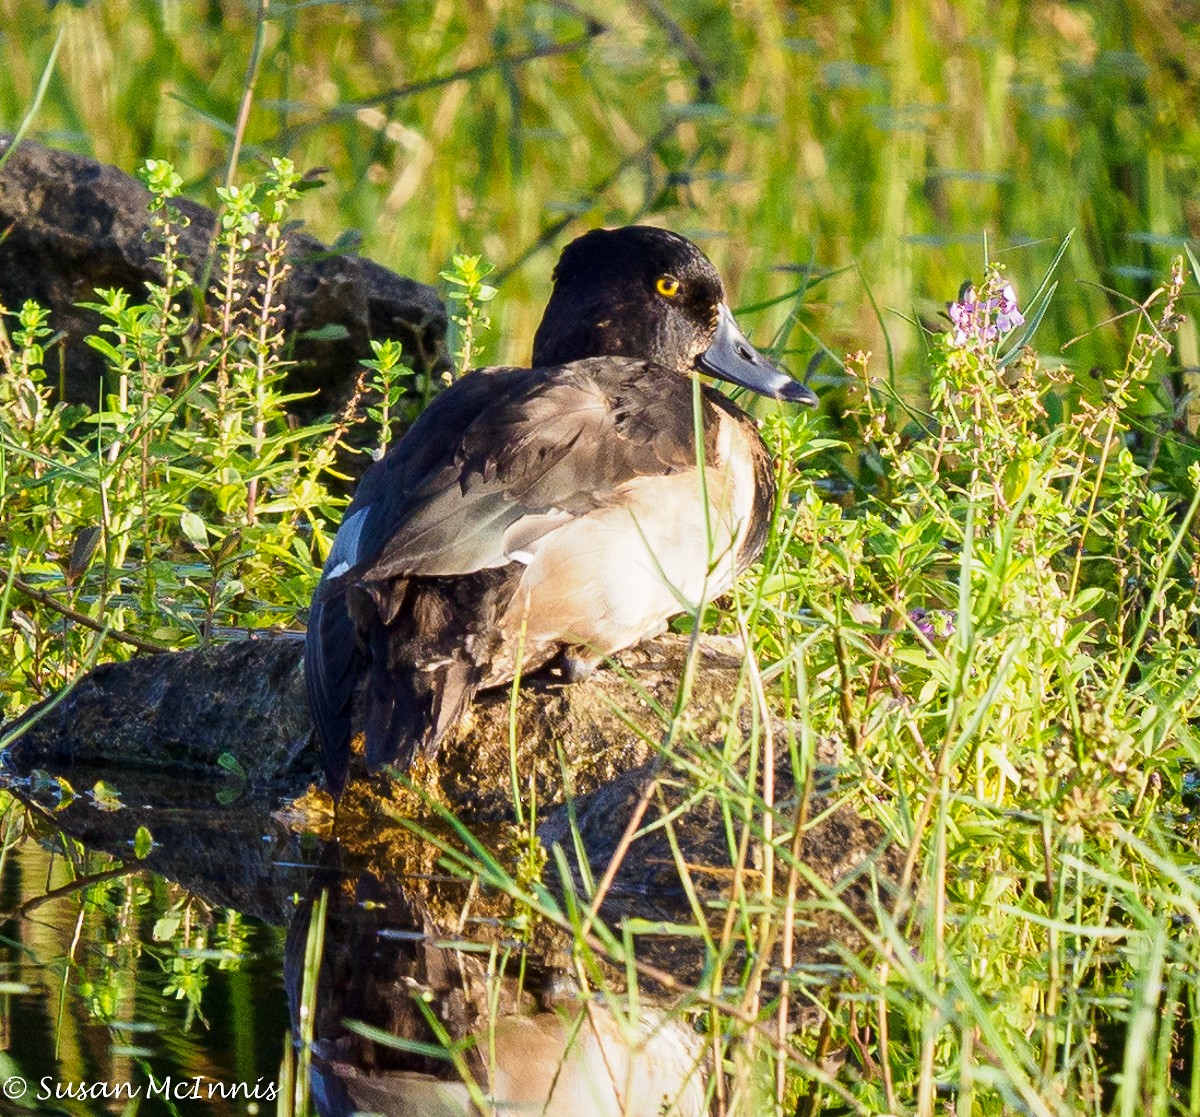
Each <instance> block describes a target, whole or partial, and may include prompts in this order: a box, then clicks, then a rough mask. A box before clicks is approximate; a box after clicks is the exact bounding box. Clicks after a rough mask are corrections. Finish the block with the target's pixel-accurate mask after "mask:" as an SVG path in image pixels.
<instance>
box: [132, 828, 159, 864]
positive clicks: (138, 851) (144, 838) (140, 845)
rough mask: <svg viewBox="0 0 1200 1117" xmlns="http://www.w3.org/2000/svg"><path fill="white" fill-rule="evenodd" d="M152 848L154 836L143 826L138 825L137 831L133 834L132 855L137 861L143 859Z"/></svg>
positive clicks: (148, 854)
mask: <svg viewBox="0 0 1200 1117" xmlns="http://www.w3.org/2000/svg"><path fill="white" fill-rule="evenodd" d="M153 848H154V838H153V837H152V835H151V834H150V831H149V830H147V829H146V827H145V826H139V827H138V828H137V833H136V834H134V836H133V855H134V857H136V858H137V859H138V860H139V861H144V860H145V859H146V858H147V857H149V856H150V851H151V850H152V849H153Z"/></svg>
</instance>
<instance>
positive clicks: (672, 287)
mask: <svg viewBox="0 0 1200 1117" xmlns="http://www.w3.org/2000/svg"><path fill="white" fill-rule="evenodd" d="M654 289H655V290H656V291H657V292H658V293H659V294H660V295H662V296H663V298H666V299H673V298H674V297H675V296H676V295H677V294H679V280H678V279H676V278H675V277H674V276H673V275H660V276H659V277H658V280H657V281H656V282H655V284H654Z"/></svg>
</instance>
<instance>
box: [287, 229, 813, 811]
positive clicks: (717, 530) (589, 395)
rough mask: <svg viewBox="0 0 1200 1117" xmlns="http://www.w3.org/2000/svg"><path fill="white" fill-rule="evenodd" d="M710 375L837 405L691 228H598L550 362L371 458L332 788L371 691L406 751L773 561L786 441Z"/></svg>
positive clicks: (316, 647) (317, 692)
mask: <svg viewBox="0 0 1200 1117" xmlns="http://www.w3.org/2000/svg"><path fill="white" fill-rule="evenodd" d="M697 371H699V372H702V373H706V374H708V375H711V376H716V377H720V378H721V379H723V380H728V381H731V382H732V383H734V384H739V385H742V386H743V387H746V388H750V389H751V390H753V391H755V392H759V393H761V394H763V395H767V396H773V397H776V398H778V399H782V400H789V401H791V402H794V403H804V404H810V405H812V404H815V403H816V402H817V401H816V397H815V396H814V395H813V393H812V392H811V391H810V390H809V389H808V388H807V387H805V386H804V385H802V384H800V383H798V382H797V381H795V380H792V379H791V378H790V377H788V376H786V375H785V374H784V373H782V372H780V371H779V370H778V369H776V368H775V367H774V366H772V365H771V364H769V363H768V362H767V361H766V360H765V359H764V358H763V357H762V356H760V355H759V353H758V352H756V351H755V349H754V347H753V346H752V345H751V344H750V342H749V341H747V340H746V338H745V336H744V335H743V334H742V332H741V331H740V330H739V329H738V327H737V324H736V323H735V322H734V319H733V315H732V314H731V313H730V311H729V308H728V306H727V305H726V303H725V292H724V288H723V286H722V283H721V278H720V276H719V275H718V274H717V271H716V269H715V268H714V267H713V265H712V264H711V263H710V262H709V260H708V258H707V257H706V256H705V255H704V254H703V253H702V252H701V251H700V250H699V249H698V248H697V247H696V246H695V245H694V244H692V243H691V241H689V240H687V239H686V238H684V237H681V236H679V235H678V234H676V233H671V232H668V231H667V230H665V229H657V228H651V227H648V226H636V225H635V226H630V227H627V228H623V229H612V230H603V229H597V230H594V231H592V232H590V233H586V234H585V235H583V236H582V237H580V238H578V239H577V240H575V241H573V242H572V243H571V244H569V245H568V246H567V247H566V249H565V250H564V251H563V254H562V257H561V259H560V260H559V262H558V266H557V267H556V268H555V271H554V290H553V293H552V294H551V297H550V302H549V304H548V305H547V307H546V312H545V316H544V317H543V319H542V323H541V325H540V326H539V327H538V331H537V334H536V336H535V338H534V343H533V367H532V368H489V369H480V370H477V371H474V372H471V373H469V374H468V375H466V376H464V377H463V378H462V379H461V380H459V381H457V382H456V383H454V384H453V385H451V386H450V387H449V388H447V389H446V391H444V392H443V393H442V394H441V395H439V396H438V397H437V398H436V399H435V400H434V401H433V403H431V404H430V406H429V407H428V408H427V409H426V410H425V411H424V412H423V413H422V415H421V416H420V418H418V419H417V421H416V422H415V423H414V424H413V425H412V427H411V428H410V429H409V431H408V433H407V434H406V435H405V436H404V437H403V438H402V439H400V441H399V442H397V443H396V444H395V445H394V446H393V447H392V449H391V450H390V451H389V452H388V454H387V455H386V456H385V457H384V458H383V459H382V460H381V461H380V462H378V463H376V464H375V465H374V466H372V467H371V469H369V470H368V471H367V473H366V474H365V475H364V477H363V479H362V482H361V483H360V485H359V487H358V491H357V492H356V494H355V497H354V500H353V502H352V503H351V505H350V507H349V508H348V509H347V511H346V516H345V519H344V520H343V522H342V526H341V528H340V529H339V530H338V533H337V537H336V538H335V539H334V542H333V547H332V549H331V551H330V553H329V559H328V562H327V563H326V566H325V570H324V573H323V574H322V576H321V582H320V585H319V586H318V587H317V591H316V593H315V595H314V597H313V603H312V610H311V613H310V617H309V625H308V635H307V642H306V645H305V662H304V666H305V679H306V682H307V686H308V696H309V704H310V706H311V708H312V714H313V719H314V722H315V724H316V728H317V734H318V737H319V739H320V742H321V748H322V752H323V755H324V761H325V770H326V773H327V777H328V781H329V786H330V788H331V790H333V791H334V792H335V793H337V792H338V791H340V790H341V787H342V785H343V784H344V782H345V778H346V769H347V765H348V762H349V755H350V740H351V728H352V714H353V712H354V710H353V708H354V706H355V702H356V693H358V692H359V691H360V690H361V696H360V697H359V698H358V700H357V701H358V718H357V719H356V720H360V721H361V727H362V731H363V733H364V735H365V745H366V755H367V762H368V764H369V765H370V766H371V767H372V768H374V767H376V766H378V765H381V764H384V763H387V762H388V761H396V762H398V763H399V764H400V765H402V766H407V765H408V764H409V763H410V762H411V760H412V758H413V756H414V754H415V752H416V750H417V749H418V748H420V749H423V750H425V751H426V752H428V753H432V752H433V750H435V749H436V747H437V744H438V742H439V741H440V740H441V739H442V737H443V736H444V735H445V734H446V732H447V730H448V729H450V727H451V726H453V725H454V723H455V722H456V721H457V720H458V719H459V717H460V716H461V715H462V714H463V712H464V711H465V709H466V707H467V705H468V704H469V702H470V700H471V697H472V696H473V695H474V693H475V691H476V690H478V689H480V688H484V687H492V686H498V685H500V684H503V683H505V682H508V681H510V680H511V679H512V678H513V675H514V673H515V671H516V669H517V667H518V661H519V665H520V671H521V673H522V674H527V673H529V672H531V671H534V670H536V669H538V668H539V667H542V666H544V665H545V664H547V663H549V662H550V661H551V660H552V659H555V658H556V657H559V659H560V662H561V663H562V666H563V671H564V674H565V676H566V677H567V678H569V679H575V678H579V677H582V676H583V675H585V674H586V673H587V672H588V671H590V670H591V668H593V667H594V666H595V665H596V664H597V663H599V662H600V661H601V660H602V659H603V658H604V657H605V656H608V655H611V654H613V653H614V652H617V651H619V650H620V649H622V648H626V647H629V646H631V645H633V644H636V643H637V642H638V641H640V640H642V639H643V638H645V637H647V636H650V635H653V634H656V633H657V632H659V631H661V630H662V629H663V628H664V626H665V625H666V622H667V621H668V620H669V618H671V617H672V616H674V615H676V614H678V613H681V612H684V611H685V610H688V609H694V608H696V607H697V606H698V605H699V603H700V602H701V601H704V600H709V599H711V598H713V597H715V596H717V595H718V594H721V593H723V592H724V591H725V590H727V589H728V588H729V587H730V585H731V584H732V583H733V579H734V578H735V576H736V575H737V574H738V573H740V572H741V571H742V570H744V569H745V568H746V567H747V566H748V565H749V564H750V563H751V562H753V560H754V559H755V558H756V557H757V555H758V553H759V551H760V550H761V549H762V546H763V543H764V540H765V536H766V530H767V521H768V518H769V515H770V510H771V505H772V502H773V499H774V483H773V477H772V467H771V461H770V457H769V455H768V453H767V449H766V447H765V446H764V445H763V442H762V439H761V438H760V437H759V435H758V432H757V430H756V429H755V426H754V423H753V422H752V421H751V420H750V419H749V417H748V416H747V415H746V414H745V413H744V412H743V411H742V410H741V409H740V408H738V407H737V406H735V405H734V404H733V403H732V402H730V400H729V399H728V398H727V397H726V396H724V395H722V394H721V393H720V392H718V391H716V390H715V389H714V388H711V387H708V386H701V387H700V389H699V394H698V396H695V395H694V394H693V377H692V374H693V373H694V372H697ZM694 403H696V404H697V406H695V407H694ZM697 429H701V430H702V431H703V439H702V440H701V445H700V446H697V440H696V431H697ZM364 679H365V682H366V685H365V686H363V687H361V688H360V686H359V683H360V681H361V680H364Z"/></svg>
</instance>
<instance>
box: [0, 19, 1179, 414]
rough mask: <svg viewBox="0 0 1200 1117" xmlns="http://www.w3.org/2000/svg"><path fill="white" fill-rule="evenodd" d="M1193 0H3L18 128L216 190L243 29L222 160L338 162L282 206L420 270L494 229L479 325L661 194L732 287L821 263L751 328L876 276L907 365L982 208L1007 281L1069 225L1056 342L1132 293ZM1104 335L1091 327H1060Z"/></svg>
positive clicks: (514, 334) (1157, 252)
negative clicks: (235, 155) (151, 161)
mask: <svg viewBox="0 0 1200 1117" xmlns="http://www.w3.org/2000/svg"><path fill="white" fill-rule="evenodd" d="M1193 8H1194V5H1193V4H1189V3H1175V4H1170V5H1161V4H1155V3H1152V2H1149V0H1146V2H1141V0H1138V2H1135V3H1123V2H1115V0H1114V2H1107V3H1106V2H1098V3H1092V4H1087V5H1083V4H1061V3H1051V4H1033V3H1003V4H994V3H991V4H989V3H982V2H979V0H968V2H965V3H956V4H953V5H951V4H938V3H931V4H919V3H912V2H899V3H895V4H883V3H877V4H860V5H853V6H847V5H843V4H837V3H821V2H818V3H813V4H806V5H804V6H803V7H798V6H795V5H791V4H787V3H782V2H775V3H764V4H754V5H734V6H732V7H730V6H727V5H724V4H718V3H689V4H686V5H683V4H674V5H672V4H665V3H660V2H658V0H646V2H640V3H639V2H631V3H627V4H625V3H614V2H611V0H608V2H605V3H602V4H600V5H595V6H589V8H588V11H589V12H594V15H593V18H592V19H591V20H588V19H585V18H584V17H583V15H582V14H581V11H580V10H579V9H576V8H575V7H574V6H573V5H571V4H570V3H567V2H565V0H563V2H557V3H556V2H553V0H549V2H538V3H523V2H511V0H493V2H490V3H488V4H486V5H483V6H480V5H477V4H469V3H466V2H465V0H404V2H401V3H390V4H378V5H368V4H342V3H331V4H311V5H310V4H276V5H273V6H271V7H270V8H269V10H268V11H267V13H266V18H265V21H263V22H262V23H261V24H260V22H259V20H258V18H257V13H256V10H255V9H254V7H253V5H250V4H234V3H225V4H222V3H217V2H210V3H207V4H203V3H187V2H176V0H162V2H160V3H157V4H155V3H149V2H144V3H136V2H129V0H114V2H108V3H103V4H100V3H94V4H80V5H78V6H76V5H66V4H64V5H59V6H57V7H55V8H53V9H51V10H49V11H47V9H46V7H45V6H44V5H43V4H42V3H41V2H40V0H2V2H0V26H2V27H3V30H0V51H2V53H3V57H4V59H5V62H6V65H5V66H4V67H3V68H2V70H0V126H4V127H8V128H12V127H14V126H15V125H16V123H17V122H18V121H19V120H20V119H21V118H22V115H23V114H24V113H25V111H26V109H27V108H28V106H29V104H30V102H31V98H32V96H33V91H34V89H35V88H36V86H37V83H38V80H39V78H40V76H41V73H42V71H43V68H44V66H45V63H46V60H47V58H48V56H49V53H50V50H51V46H52V44H53V42H54V38H55V36H56V35H57V34H58V33H60V32H61V34H62V36H63V40H62V47H61V53H60V55H59V58H58V65H57V66H56V68H55V71H54V74H53V76H52V78H51V81H50V84H49V88H48V91H47V95H46V98H45V101H44V103H43V104H42V106H41V110H40V111H39V112H38V114H37V116H36V119H35V120H34V122H33V130H32V132H31V133H30V134H31V135H32V136H34V137H36V138H40V139H43V140H45V141H47V142H50V143H54V144H59V145H63V146H66V147H68V148H71V149H73V150H77V151H80V152H84V153H87V154H90V155H93V156H95V157H96V158H98V159H101V160H105V161H108V162H111V163H115V164H116V165H118V166H120V167H122V168H124V169H126V170H133V169H134V168H135V167H136V166H137V165H139V164H140V162H141V161H142V160H143V159H145V158H147V157H151V156H153V157H157V158H165V159H168V160H170V161H172V162H173V163H174V164H175V165H176V167H177V168H178V169H179V170H180V172H181V173H182V174H183V175H184V178H185V180H186V184H187V185H186V189H187V192H188V193H190V194H191V195H192V196H194V197H196V198H198V199H200V200H203V201H207V202H210V203H212V202H214V200H215V198H214V194H213V190H214V187H215V185H217V184H218V183H220V182H221V181H222V180H223V179H224V176H225V174H226V162H227V159H228V156H229V149H230V142H231V136H232V134H233V132H234V126H235V121H236V120H237V118H238V111H239V105H240V103H241V100H242V97H243V92H244V90H245V88H246V83H247V73H248V66H249V63H250V59H251V56H252V54H253V46H254V43H255V41H256V36H257V35H259V34H260V33H261V52H260V53H259V54H258V56H257V58H258V62H257V65H256V67H254V76H255V80H254V86H253V100H252V103H251V105H250V109H249V114H248V117H247V127H246V145H245V147H244V148H243V150H242V163H243V168H242V169H241V170H240V171H239V173H247V174H252V173H254V172H255V171H256V168H257V165H258V164H259V161H260V159H261V157H262V156H264V155H270V156H273V155H288V156H291V157H292V158H294V159H295V160H296V162H297V164H298V165H299V167H300V169H301V170H311V169H313V168H318V167H323V168H326V169H327V170H326V173H325V180H326V183H327V185H326V186H325V188H324V189H323V190H321V191H319V192H315V193H313V194H311V195H309V196H308V197H307V198H306V199H305V201H304V203H303V204H302V206H301V208H300V213H301V215H302V216H303V217H304V218H305V219H306V220H307V221H308V223H309V224H310V226H311V227H312V229H313V231H314V232H315V233H317V234H318V235H320V236H322V237H324V238H325V239H327V240H329V241H334V240H337V239H338V238H339V237H340V236H341V235H342V234H344V233H345V232H347V231H348V230H349V231H353V232H355V233H358V234H360V235H361V237H362V251H363V252H365V253H366V254H367V255H370V256H372V257H374V258H375V259H378V260H380V261H381V262H383V263H385V264H387V265H389V266H391V267H393V268H395V269H397V270H399V271H402V272H406V273H409V274H411V275H414V276H416V277H418V278H422V279H426V280H429V281H433V280H434V278H435V277H436V275H437V272H438V270H439V269H440V268H442V267H444V266H445V263H446V261H447V259H448V257H449V254H450V253H451V252H452V251H453V250H455V249H456V248H458V249H462V250H467V251H470V252H482V253H484V254H485V255H486V256H487V257H488V258H489V259H491V260H492V261H493V262H495V263H496V264H497V265H498V267H499V269H500V274H501V276H502V277H505V278H506V280H507V282H506V283H505V284H504V298H503V300H502V302H501V304H500V310H499V317H498V322H497V325H498V327H499V328H498V329H497V331H496V332H495V334H494V337H495V339H496V341H495V343H494V345H495V348H494V349H493V350H491V352H490V353H489V354H488V355H489V356H491V357H494V358H495V359H497V360H499V361H522V360H524V359H525V358H526V356H527V354H528V348H529V344H530V340H531V338H532V334H533V329H534V326H535V325H536V322H537V318H538V316H539V314H540V307H541V305H542V304H543V301H544V299H545V296H546V293H547V289H548V276H549V270H550V267H551V264H552V262H553V260H554V257H555V255H556V252H557V249H558V248H559V247H560V246H561V244H562V242H563V241H564V239H565V238H566V237H567V236H568V235H569V234H574V233H577V232H579V231H581V230H583V229H584V228H586V227H588V226H590V225H594V224H599V223H621V222H628V221H633V220H639V219H642V218H646V217H650V218H652V219H653V220H655V221H658V222H661V223H664V224H668V225H670V226H672V227H675V228H677V229H679V230H680V231H682V232H685V233H687V234H689V235H691V236H693V237H695V238H696V239H698V240H700V241H701V242H702V244H703V245H704V247H705V248H706V249H707V250H708V251H709V252H710V254H711V255H712V256H713V258H714V260H715V261H716V262H717V264H718V266H719V267H720V269H721V270H722V272H723V274H724V275H725V276H726V279H727V281H728V283H729V285H730V287H731V290H732V292H733V294H734V298H735V300H736V302H737V303H740V304H741V305H743V306H745V305H748V304H758V303H761V302H763V301H765V300H767V299H770V298H779V297H780V296H783V295H785V294H787V293H788V292H791V291H794V290H796V289H797V288H804V287H807V286H810V285H811V280H810V281H809V282H807V283H806V282H805V281H804V279H803V277H804V276H805V275H811V274H816V275H821V274H825V273H827V272H840V274H838V275H837V276H836V278H832V279H830V280H828V281H827V282H825V283H822V284H820V285H819V286H816V287H814V288H813V289H812V290H810V291H807V292H806V293H805V294H804V295H803V298H804V301H805V303H806V304H807V305H806V307H805V310H804V313H803V315H802V318H801V323H800V324H799V325H798V326H796V325H794V324H793V323H792V321H791V319H790V317H789V311H790V310H792V309H793V307H792V305H791V304H790V302H789V301H783V302H781V303H780V304H779V305H777V306H775V307H774V308H771V309H768V310H765V311H763V313H762V314H761V315H760V316H758V317H757V318H756V319H754V320H753V321H752V325H753V327H754V329H755V332H756V336H757V337H758V339H759V340H760V341H764V340H766V339H767V338H781V337H785V336H786V338H787V340H788V342H789V344H790V345H791V346H792V347H794V348H795V350H796V352H795V353H794V355H793V358H792V363H793V366H794V367H796V368H803V366H804V365H805V364H806V363H807V361H808V359H809V357H810V356H811V354H812V353H813V352H815V351H816V350H817V348H818V346H819V343H818V341H817V339H820V343H822V344H825V345H828V346H829V347H830V348H832V349H833V350H834V351H835V352H841V351H843V350H844V349H847V348H858V347H866V348H870V349H872V350H874V351H876V352H881V351H882V349H883V346H884V338H883V334H882V330H881V328H880V325H879V323H878V322H877V321H876V315H875V311H874V309H873V307H872V303H871V298H872V296H873V298H874V300H875V301H876V302H877V303H878V305H879V307H880V308H881V309H882V313H883V317H884V321H885V323H886V326H887V330H888V333H889V340H890V344H891V345H892V346H893V347H894V350H895V352H896V355H897V359H898V364H899V366H900V368H901V370H902V372H903V375H904V377H905V380H906V386H907V388H908V390H909V391H910V392H912V393H914V394H916V393H919V392H920V391H921V379H922V377H921V373H920V371H919V367H918V365H917V363H916V361H915V359H914V356H913V355H914V350H915V346H916V334H915V331H913V330H912V329H910V328H909V327H908V326H906V324H905V323H904V322H903V321H902V320H901V318H900V317H899V316H901V315H909V314H911V313H912V312H913V311H914V310H916V311H917V312H918V313H919V314H921V315H923V316H926V317H931V316H935V315H936V314H937V312H938V311H939V310H940V309H941V308H942V305H943V304H944V303H945V302H946V301H948V300H949V299H950V298H952V297H953V295H954V293H955V292H956V291H957V289H958V286H959V284H960V283H961V282H962V281H963V280H964V279H966V278H968V277H970V276H974V275H977V274H978V273H979V271H980V269H981V266H982V263H983V246H982V238H983V236H984V235H985V234H986V235H988V237H989V238H990V247H991V251H992V255H993V256H994V257H997V258H1000V259H1002V260H1004V261H1006V262H1007V263H1009V265H1010V268H1011V277H1012V278H1013V279H1014V280H1015V281H1016V283H1017V286H1018V288H1019V289H1025V288H1027V287H1028V285H1029V284H1030V283H1031V282H1032V281H1033V280H1034V278H1035V277H1038V276H1040V275H1041V273H1042V272H1043V270H1044V269H1045V267H1046V265H1047V264H1048V262H1049V261H1050V260H1051V259H1052V258H1053V255H1054V253H1055V251H1056V249H1057V246H1058V243H1059V241H1060V240H1061V238H1062V237H1063V236H1064V235H1065V234H1066V233H1067V231H1069V230H1070V229H1076V230H1078V233H1077V236H1076V237H1075V239H1074V240H1073V241H1072V244H1071V248H1070V251H1069V255H1068V259H1067V261H1066V269H1065V272H1064V277H1065V278H1066V279H1067V281H1068V283H1067V286H1068V288H1069V289H1068V290H1067V291H1065V292H1064V294H1063V296H1062V297H1060V298H1059V299H1058V300H1057V301H1056V303H1055V305H1054V307H1053V308H1052V311H1051V315H1052V318H1051V321H1052V324H1053V329H1052V331H1050V333H1051V334H1052V336H1053V337H1055V338H1057V339H1059V343H1060V344H1061V343H1062V342H1065V341H1067V340H1068V339H1070V338H1073V337H1074V336H1076V335H1078V334H1087V333H1089V331H1091V330H1092V329H1093V328H1094V326H1095V325H1096V324H1097V323H1098V322H1101V321H1103V320H1104V319H1105V318H1106V317H1107V316H1108V315H1110V314H1113V313H1120V312H1122V311H1124V310H1126V309H1128V303H1127V301H1126V299H1125V298H1124V297H1123V296H1133V297H1136V298H1143V297H1144V296H1145V295H1146V294H1147V293H1148V292H1149V290H1150V289H1151V286H1152V284H1153V283H1154V282H1155V277H1156V276H1159V275H1161V274H1162V273H1163V271H1164V269H1165V265H1166V262H1167V259H1168V257H1169V255H1170V251H1171V248H1170V246H1171V244H1172V243H1176V244H1177V242H1178V239H1179V238H1180V237H1182V236H1186V235H1190V234H1191V233H1192V232H1193V231H1194V228H1195V223H1196V221H1197V220H1198V217H1197V211H1196V202H1195V198H1194V189H1193V187H1194V182H1195V180H1196V166H1197V156H1198V154H1200V125H1198V123H1197V121H1198V119H1200V114H1198V112H1197V89H1198V85H1197V81H1196V77H1197V74H1196V63H1195V59H1196V57H1198V56H1200V54H1198V51H1197V47H1198V46H1200V42H1198V40H1200V31H1198V30H1197V27H1196V25H1195V20H1194V17H1195V14H1196V13H1195V12H1194V11H1193ZM843 269H844V270H843ZM1072 281H1074V282H1072ZM1106 287H1107V288H1111V289H1113V290H1105V289H1103V288H1106ZM1116 292H1120V293H1121V294H1117V293H1116ZM1182 352H1183V363H1185V364H1193V363H1195V352H1196V346H1195V341H1194V334H1193V333H1192V332H1191V331H1190V330H1189V331H1188V333H1187V334H1186V336H1185V337H1184V338H1183V343H1182ZM1115 356H1116V352H1115V350H1114V348H1113V346H1112V342H1111V340H1108V339H1106V338H1105V337H1093V338H1090V339H1088V340H1087V341H1085V342H1084V343H1081V344H1079V345H1077V346H1075V347H1074V350H1073V351H1068V353H1067V354H1066V357H1067V358H1069V359H1071V360H1072V361H1073V362H1074V363H1075V364H1076V365H1077V366H1079V367H1082V368H1088V367H1090V366H1091V365H1093V364H1097V363H1101V364H1107V363H1111V361H1112V360H1113V359H1115Z"/></svg>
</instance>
